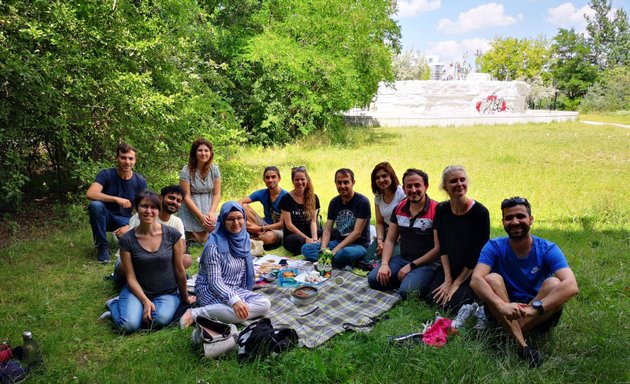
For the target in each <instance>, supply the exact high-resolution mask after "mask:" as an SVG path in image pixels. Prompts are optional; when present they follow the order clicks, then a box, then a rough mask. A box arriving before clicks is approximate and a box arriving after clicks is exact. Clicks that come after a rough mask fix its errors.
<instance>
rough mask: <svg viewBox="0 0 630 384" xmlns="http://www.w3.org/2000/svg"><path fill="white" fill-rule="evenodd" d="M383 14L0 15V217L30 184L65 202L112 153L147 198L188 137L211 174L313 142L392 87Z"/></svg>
mask: <svg viewBox="0 0 630 384" xmlns="http://www.w3.org/2000/svg"><path fill="white" fill-rule="evenodd" d="M392 12H393V9H392V7H391V3H390V1H389V0H370V1H367V0H358V1H331V0H313V1H306V0H298V1H295V0H291V1H289V0H266V1H260V0H241V1H221V0H207V1H194V0H153V1H150V2H148V1H118V2H116V3H115V6H113V3H112V2H110V1H106V2H103V1H98V0H84V1H81V2H67V1H43V0H34V1H21V0H13V1H3V2H0V57H2V60H1V61H0V98H1V101H2V102H1V103H0V124H1V125H0V128H1V129H2V131H1V132H2V136H0V145H2V146H3V147H5V148H9V150H10V151H13V152H12V153H11V154H9V153H7V152H0V163H2V164H6V165H7V166H8V168H7V169H9V170H10V174H9V175H6V177H4V178H2V179H0V190H2V189H3V188H4V189H7V188H8V189H11V191H12V195H11V197H10V198H8V197H1V196H0V210H3V209H5V208H7V207H9V206H12V205H13V200H14V199H15V196H22V193H23V191H24V190H25V189H27V188H29V185H28V184H29V183H38V182H39V181H38V180H41V179H48V180H49V182H48V186H49V187H50V188H49V190H50V191H51V192H56V193H58V194H59V195H63V194H64V192H68V191H70V192H73V191H77V190H78V189H80V188H81V187H83V186H85V185H87V184H89V183H90V182H92V177H93V175H92V174H88V173H87V171H86V169H90V170H91V169H92V168H96V167H98V166H105V165H108V164H110V162H111V161H112V160H113V154H112V152H113V149H114V148H115V146H116V144H117V143H118V142H119V141H123V140H124V141H127V142H129V143H131V144H132V145H134V146H135V147H136V148H138V150H139V161H138V163H137V169H138V171H139V172H141V173H143V174H144V175H145V176H146V177H147V180H149V185H150V186H151V187H158V186H160V185H154V184H153V183H154V182H156V181H158V180H161V179H162V178H163V177H164V176H163V175H164V174H171V173H172V172H173V169H180V168H181V166H182V163H184V162H185V158H186V153H187V151H188V146H189V145H190V141H191V140H192V139H194V138H196V137H198V136H205V137H207V138H209V139H210V140H212V141H213V143H214V144H215V147H217V148H220V150H219V151H218V158H219V159H218V160H220V159H221V157H222V156H225V157H229V154H230V153H231V152H230V151H231V149H232V148H235V147H237V146H238V145H240V144H242V143H243V142H244V141H251V142H255V143H261V144H266V145H276V144H284V143H287V142H290V141H292V140H295V139H296V138H299V137H301V136H305V135H307V134H309V133H310V132H312V131H314V130H317V129H325V128H326V127H328V126H330V125H331V123H332V122H334V121H335V120H336V115H337V114H338V113H339V112H341V111H343V110H346V109H349V108H350V107H352V106H355V105H364V104H366V103H368V102H369V101H370V99H371V98H372V96H373V95H374V93H375V92H376V90H377V86H378V82H379V81H381V80H391V79H392V72H391V66H390V60H391V54H392V52H395V51H396V49H397V44H398V41H397V39H398V36H399V28H398V26H397V25H396V23H395V22H394V21H393V20H392V19H391V15H392ZM18 158H19V159H22V158H24V159H27V160H25V162H24V163H20V164H18V162H17V160H16V159H18ZM11 180H12V181H11ZM50 180H52V182H51V181H50ZM51 183H52V185H51ZM30 187H36V188H35V189H37V186H34V185H31V186H30ZM29 189H31V190H33V188H29Z"/></svg>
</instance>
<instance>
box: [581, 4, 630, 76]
mask: <svg viewBox="0 0 630 384" xmlns="http://www.w3.org/2000/svg"><path fill="white" fill-rule="evenodd" d="M589 5H590V7H591V8H592V9H593V10H594V11H595V14H594V15H592V16H589V15H585V18H586V23H587V24H586V30H587V31H588V35H589V38H588V42H589V44H590V45H591V49H592V56H591V61H592V62H593V63H594V64H597V65H598V66H599V68H600V69H606V68H608V67H614V66H617V65H630V53H628V51H630V31H629V28H628V15H627V14H626V11H625V10H623V9H621V8H620V9H617V10H616V11H615V12H614V15H613V17H612V18H611V17H610V16H611V13H612V12H611V10H612V1H610V0H591V1H590V3H589Z"/></svg>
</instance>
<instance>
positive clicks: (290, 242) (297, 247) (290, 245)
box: [282, 229, 322, 255]
mask: <svg viewBox="0 0 630 384" xmlns="http://www.w3.org/2000/svg"><path fill="white" fill-rule="evenodd" d="M321 236H322V231H321V230H319V229H318V230H317V238H318V239H319V238H321ZM305 243H306V240H304V238H303V237H302V236H300V235H296V234H295V233H292V234H290V235H288V236H284V240H283V244H282V245H283V246H284V247H285V248H286V249H287V251H289V252H291V253H292V254H294V255H299V254H301V253H302V246H303V245H304V244H305Z"/></svg>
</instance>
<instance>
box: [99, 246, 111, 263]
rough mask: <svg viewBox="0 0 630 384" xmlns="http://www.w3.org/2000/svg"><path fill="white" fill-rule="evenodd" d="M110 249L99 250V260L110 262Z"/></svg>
mask: <svg viewBox="0 0 630 384" xmlns="http://www.w3.org/2000/svg"><path fill="white" fill-rule="evenodd" d="M109 261H110V258H109V249H101V250H100V251H99V252H98V262H99V263H101V264H109Z"/></svg>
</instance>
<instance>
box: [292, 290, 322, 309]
mask: <svg viewBox="0 0 630 384" xmlns="http://www.w3.org/2000/svg"><path fill="white" fill-rule="evenodd" d="M317 295H319V291H318V290H317V288H315V287H311V286H308V285H305V286H302V287H300V288H296V289H294V290H293V292H291V301H292V302H293V303H294V304H296V305H308V304H312V303H314V302H315V300H317Z"/></svg>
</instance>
